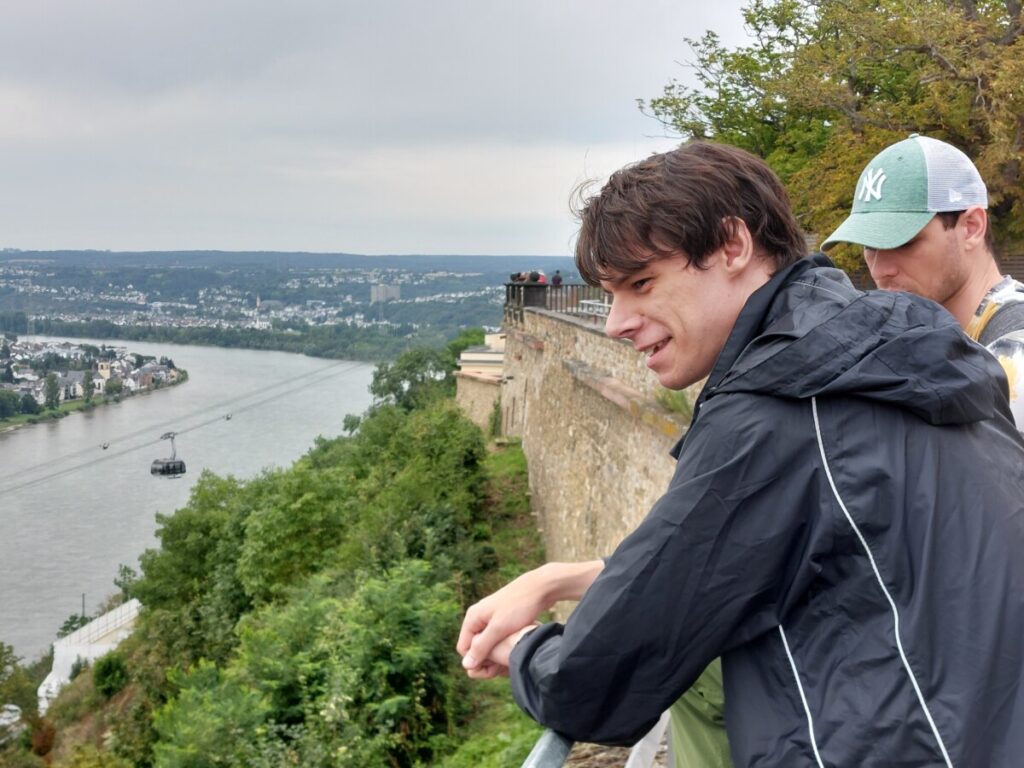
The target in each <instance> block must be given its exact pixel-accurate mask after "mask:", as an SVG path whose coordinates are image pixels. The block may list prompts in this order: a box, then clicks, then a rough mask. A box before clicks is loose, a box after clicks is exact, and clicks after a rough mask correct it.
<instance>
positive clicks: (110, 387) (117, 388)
mask: <svg viewBox="0 0 1024 768" xmlns="http://www.w3.org/2000/svg"><path fill="white" fill-rule="evenodd" d="M123 391H124V383H123V382H122V381H121V380H120V379H107V380H106V382H104V384H103V394H105V395H120V394H121V393H122V392H123Z"/></svg>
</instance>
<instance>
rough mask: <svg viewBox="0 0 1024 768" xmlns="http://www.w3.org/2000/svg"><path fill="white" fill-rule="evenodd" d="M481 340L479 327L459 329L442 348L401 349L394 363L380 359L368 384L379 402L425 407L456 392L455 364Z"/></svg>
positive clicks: (412, 407)
mask: <svg viewBox="0 0 1024 768" xmlns="http://www.w3.org/2000/svg"><path fill="white" fill-rule="evenodd" d="M483 343H484V331H483V329H482V328H470V329H467V330H464V331H462V332H461V333H460V334H459V335H458V336H457V337H456V338H455V339H453V340H452V341H450V342H449V343H448V345H447V346H446V347H445V348H444V349H434V348H431V347H417V348H414V349H410V350H408V351H407V352H403V353H402V354H401V355H399V356H398V358H397V359H396V360H395V361H394V362H393V363H382V364H380V365H378V366H377V368H376V370H375V371H374V372H373V381H372V382H371V384H370V394H372V395H373V396H374V397H375V398H376V400H377V402H378V403H379V404H388V405H397V406H398V407H399V408H402V409H404V410H407V411H411V410H413V409H416V408H426V407H428V406H429V405H430V404H431V403H434V402H437V401H438V400H440V399H443V398H449V397H452V396H453V395H454V394H455V368H456V365H457V363H458V359H459V355H460V354H462V352H464V351H465V350H466V349H467V348H468V347H471V346H473V345H476V344H483Z"/></svg>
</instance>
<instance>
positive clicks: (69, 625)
mask: <svg viewBox="0 0 1024 768" xmlns="http://www.w3.org/2000/svg"><path fill="white" fill-rule="evenodd" d="M90 621H92V618H91V617H90V616H86V615H85V614H82V613H72V614H71V615H70V616H68V617H67V618H66V619H64V623H63V624H61V625H60V629H58V630H57V637H67V636H68V635H70V634H71V633H72V632H74V631H76V630H79V629H81V628H82V627H84V626H85V625H86V624H88V623H89V622H90Z"/></svg>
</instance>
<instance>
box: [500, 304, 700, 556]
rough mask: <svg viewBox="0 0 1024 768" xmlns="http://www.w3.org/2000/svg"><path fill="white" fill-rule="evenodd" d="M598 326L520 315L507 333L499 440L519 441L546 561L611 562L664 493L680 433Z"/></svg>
mask: <svg viewBox="0 0 1024 768" xmlns="http://www.w3.org/2000/svg"><path fill="white" fill-rule="evenodd" d="M602 322H603V321H602V320H601V319H600V318H598V322H597V323H596V324H595V322H594V321H593V320H592V319H586V318H583V317H577V316H573V315H570V314H564V313H556V312H551V311H547V310H544V309H532V308H526V309H525V310H524V312H523V313H522V317H521V320H519V321H517V322H513V323H510V324H507V325H506V329H505V330H506V333H507V337H506V340H505V359H504V376H503V381H502V385H501V409H502V425H503V431H504V432H505V434H507V435H510V436H519V437H521V438H522V441H523V449H524V452H525V453H526V457H527V461H528V463H529V474H530V492H531V497H532V506H533V509H534V512H535V514H536V515H537V517H538V521H539V523H540V526H541V529H542V531H543V534H544V541H545V545H546V549H547V559H548V560H549V561H569V560H589V559H594V558H597V557H602V556H605V555H608V554H611V552H612V551H613V550H614V549H615V547H616V545H617V544H618V543H619V542H620V541H621V540H622V538H623V537H624V536H625V535H626V534H627V533H629V532H630V531H631V530H632V529H633V528H635V527H636V526H637V524H638V523H639V522H640V521H641V520H642V519H643V518H644V516H645V515H646V514H647V512H648V511H649V510H650V508H651V506H652V505H653V504H654V502H655V501H656V500H657V499H658V497H659V496H660V495H661V494H662V492H663V491H664V490H665V488H666V487H667V485H668V482H669V479H670V478H671V476H672V472H673V470H674V461H673V460H672V458H671V457H670V456H669V455H668V452H669V450H670V449H671V448H672V446H673V445H674V444H675V442H676V441H677V440H678V438H679V437H680V436H681V435H682V434H683V433H684V432H685V429H686V419H685V418H684V417H683V416H682V415H681V414H677V413H674V412H672V411H670V410H668V409H666V408H664V407H662V406H661V405H659V404H658V402H657V401H656V399H655V393H656V392H657V390H658V389H659V387H658V383H657V379H656V378H655V377H654V375H653V374H652V373H651V372H650V371H649V370H648V369H647V368H646V367H645V365H644V358H643V356H641V355H640V354H638V353H637V352H635V351H634V350H633V348H632V345H630V344H629V343H627V342H623V341H617V340H615V339H610V338H608V337H606V336H605V335H604V333H603V325H602ZM690 394H691V395H692V393H690ZM691 401H692V399H691Z"/></svg>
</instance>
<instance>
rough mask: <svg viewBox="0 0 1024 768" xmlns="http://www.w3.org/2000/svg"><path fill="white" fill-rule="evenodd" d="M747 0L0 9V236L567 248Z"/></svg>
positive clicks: (110, 4) (653, 139) (246, 2)
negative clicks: (693, 42) (698, 57)
mask: <svg viewBox="0 0 1024 768" xmlns="http://www.w3.org/2000/svg"><path fill="white" fill-rule="evenodd" d="M741 5H743V2H742V0H700V1H698V0H675V2H669V1H668V0H665V1H662V0H631V2H624V1H623V0H561V1H560V0H506V2H500V3H499V2H492V1H490V0H461V1H459V0H365V1H358V2H357V0H319V1H318V0H290V2H283V1H281V2H269V1H267V0H175V2H156V0H33V1H32V2H7V3H3V5H2V8H0V247H13V248H24V249H56V248H76V249H77V248H97V249H110V250H176V249H218V250H284V251H299V250H302V251H323V252H349V253H368V254H382V253H391V254H393V253H434V254H445V253H462V254H478V253H481V254H482V253H493V254H531V255H567V254H569V253H570V249H571V244H572V237H573V233H574V230H575V225H574V222H573V220H572V218H571V216H570V214H569V209H568V198H569V194H570V192H571V190H572V189H573V187H574V186H575V185H576V184H577V183H578V182H579V181H581V180H584V179H588V178H602V177H605V176H607V175H608V173H610V172H611V171H613V170H614V169H616V168H618V167H619V166H621V165H623V164H625V163H627V162H630V161H632V160H636V159H639V158H642V157H645V156H646V155H648V154H650V153H651V152H656V151H662V150H664V149H668V148H670V147H671V146H673V144H674V142H673V140H671V139H670V138H667V137H665V135H664V132H663V130H662V129H661V127H660V126H659V124H658V123H657V122H656V121H654V120H653V119H651V118H648V117H644V116H643V115H642V114H640V112H639V111H638V109H637V107H636V102H635V100H636V99H637V98H649V97H652V96H656V95H658V94H659V93H660V92H661V89H662V87H663V86H664V85H665V84H666V83H667V82H668V81H669V80H670V79H671V78H673V77H676V78H679V79H682V80H684V81H685V80H687V78H688V77H689V75H688V73H687V70H686V69H685V68H684V67H682V66H681V62H684V61H686V60H687V59H688V58H689V57H690V52H689V50H688V49H687V47H686V45H685V43H684V40H683V38H684V37H698V36H700V35H701V34H702V33H703V32H704V30H706V29H713V30H715V31H716V32H718V33H719V35H720V36H721V37H722V39H723V40H724V41H725V42H726V43H729V44H736V43H740V42H742V41H743V40H744V32H743V28H742V18H741V16H740V11H739V8H740V7H741Z"/></svg>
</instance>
